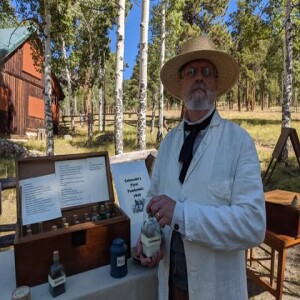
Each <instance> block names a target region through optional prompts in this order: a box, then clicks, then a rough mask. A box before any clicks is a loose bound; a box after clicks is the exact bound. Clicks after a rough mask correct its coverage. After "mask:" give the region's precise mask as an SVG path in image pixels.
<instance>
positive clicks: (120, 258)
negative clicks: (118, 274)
mask: <svg viewBox="0 0 300 300" xmlns="http://www.w3.org/2000/svg"><path fill="white" fill-rule="evenodd" d="M124 265H125V255H123V256H118V257H117V267H122V266H124Z"/></svg>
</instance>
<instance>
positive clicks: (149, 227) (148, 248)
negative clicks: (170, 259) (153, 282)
mask: <svg viewBox="0 0 300 300" xmlns="http://www.w3.org/2000/svg"><path fill="white" fill-rule="evenodd" d="M141 242H142V249H143V254H144V255H145V256H147V257H152V256H153V254H155V253H157V252H158V251H159V250H160V243H161V229H160V226H159V224H158V222H157V220H156V218H155V217H154V216H152V215H148V219H146V220H144V222H143V225H142V232H141Z"/></svg>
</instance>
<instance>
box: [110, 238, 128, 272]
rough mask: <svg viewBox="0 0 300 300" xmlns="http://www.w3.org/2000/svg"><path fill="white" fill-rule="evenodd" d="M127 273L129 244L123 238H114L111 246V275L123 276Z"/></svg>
mask: <svg viewBox="0 0 300 300" xmlns="http://www.w3.org/2000/svg"><path fill="white" fill-rule="evenodd" d="M126 274H127V245H126V243H125V242H124V240H123V239H121V238H117V239H114V240H113V242H112V244H111V246H110V275H111V276H112V277H114V278H121V277H124V276H125V275H126Z"/></svg>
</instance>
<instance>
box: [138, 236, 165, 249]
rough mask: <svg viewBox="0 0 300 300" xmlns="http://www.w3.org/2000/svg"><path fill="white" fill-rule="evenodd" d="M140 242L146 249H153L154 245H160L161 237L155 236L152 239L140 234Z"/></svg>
mask: <svg viewBox="0 0 300 300" xmlns="http://www.w3.org/2000/svg"><path fill="white" fill-rule="evenodd" d="M141 241H142V243H143V244H145V245H146V246H147V247H153V246H156V245H160V242H161V236H160V235H156V236H154V237H151V238H148V237H147V236H145V235H144V234H141Z"/></svg>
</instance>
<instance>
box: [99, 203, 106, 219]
mask: <svg viewBox="0 0 300 300" xmlns="http://www.w3.org/2000/svg"><path fill="white" fill-rule="evenodd" d="M105 219H106V210H105V206H104V204H101V205H100V213H99V220H105Z"/></svg>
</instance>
